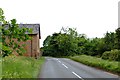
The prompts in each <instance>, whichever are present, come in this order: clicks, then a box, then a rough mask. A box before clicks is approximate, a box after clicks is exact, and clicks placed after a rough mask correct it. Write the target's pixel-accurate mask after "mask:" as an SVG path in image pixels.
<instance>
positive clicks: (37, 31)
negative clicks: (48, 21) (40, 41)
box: [18, 24, 41, 38]
mask: <svg viewBox="0 0 120 80" xmlns="http://www.w3.org/2000/svg"><path fill="white" fill-rule="evenodd" d="M18 25H19V27H20V28H22V27H26V28H31V29H32V33H30V34H39V38H41V36H40V24H18ZM28 34H29V33H28Z"/></svg>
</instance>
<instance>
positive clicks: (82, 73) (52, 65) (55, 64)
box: [39, 57, 120, 80]
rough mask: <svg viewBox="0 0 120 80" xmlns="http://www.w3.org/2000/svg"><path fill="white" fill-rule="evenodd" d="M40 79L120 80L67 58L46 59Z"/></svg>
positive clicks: (115, 76) (113, 75)
mask: <svg viewBox="0 0 120 80" xmlns="http://www.w3.org/2000/svg"><path fill="white" fill-rule="evenodd" d="M39 77H40V78H64V79H67V78H69V79H70V78H71V79H78V80H90V79H91V80H120V79H118V76H117V75H115V74H111V73H108V72H105V71H102V70H99V69H96V68H92V67H89V66H86V65H83V64H81V63H78V62H75V61H73V60H70V59H66V58H52V57H46V62H45V64H44V65H43V67H42V71H41V74H40V76H39Z"/></svg>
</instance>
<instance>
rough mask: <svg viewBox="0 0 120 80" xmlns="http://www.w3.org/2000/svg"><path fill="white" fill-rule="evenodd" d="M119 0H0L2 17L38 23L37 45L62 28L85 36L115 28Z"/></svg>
mask: <svg viewBox="0 0 120 80" xmlns="http://www.w3.org/2000/svg"><path fill="white" fill-rule="evenodd" d="M119 1H120V0H0V8H2V9H3V10H4V15H5V17H6V20H11V19H14V18H15V19H17V22H18V23H28V24H36V23H38V24H40V29H41V39H40V46H43V45H42V44H43V41H44V39H45V38H46V37H47V36H48V35H52V34H53V33H54V32H59V31H60V29H61V28H62V27H70V28H76V29H77V31H78V33H79V34H86V35H87V37H89V38H94V37H103V36H104V34H105V33H106V32H107V31H108V32H114V31H115V29H117V27H118V2H119Z"/></svg>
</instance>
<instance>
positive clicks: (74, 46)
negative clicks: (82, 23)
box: [41, 28, 120, 73]
mask: <svg viewBox="0 0 120 80" xmlns="http://www.w3.org/2000/svg"><path fill="white" fill-rule="evenodd" d="M41 50H42V52H43V55H44V56H53V57H69V56H73V57H70V58H71V59H73V60H75V61H78V62H81V63H84V64H87V65H91V66H94V67H98V68H101V69H104V70H107V71H111V72H115V73H120V68H119V65H120V64H119V63H120V28H117V29H116V30H115V31H114V32H106V34H105V35H104V37H102V38H98V37H95V38H88V37H87V35H85V34H79V33H78V32H77V31H76V29H74V28H62V29H61V30H60V32H58V33H53V34H52V35H49V36H47V38H46V39H45V40H44V43H43V47H42V48H41ZM76 55H77V56H76ZM85 55H86V56H85Z"/></svg>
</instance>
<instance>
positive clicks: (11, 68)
mask: <svg viewBox="0 0 120 80" xmlns="http://www.w3.org/2000/svg"><path fill="white" fill-rule="evenodd" d="M44 61H45V59H44V57H40V58H39V59H34V58H30V57H24V56H7V57H5V58H3V59H2V77H3V79H4V78H37V77H38V74H39V72H40V69H41V67H42V64H43V63H44Z"/></svg>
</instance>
